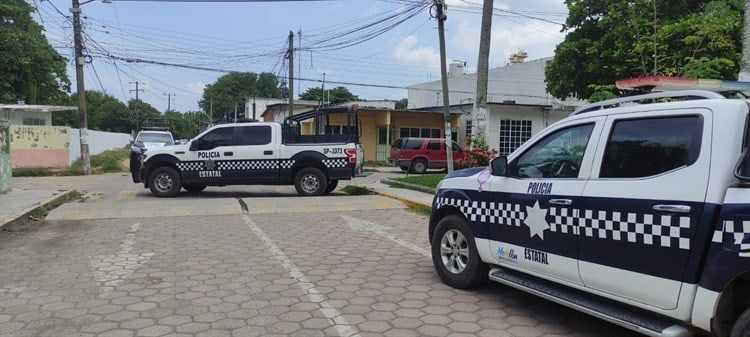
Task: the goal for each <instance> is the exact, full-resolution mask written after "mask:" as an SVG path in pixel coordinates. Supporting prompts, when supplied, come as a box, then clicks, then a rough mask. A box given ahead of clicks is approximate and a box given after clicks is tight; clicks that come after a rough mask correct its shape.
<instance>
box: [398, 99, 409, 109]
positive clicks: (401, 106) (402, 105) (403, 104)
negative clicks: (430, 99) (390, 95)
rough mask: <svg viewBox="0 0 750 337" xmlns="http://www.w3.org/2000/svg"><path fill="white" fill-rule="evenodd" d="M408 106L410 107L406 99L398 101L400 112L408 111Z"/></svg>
mask: <svg viewBox="0 0 750 337" xmlns="http://www.w3.org/2000/svg"><path fill="white" fill-rule="evenodd" d="M408 106H409V100H408V99H406V98H402V99H400V100H398V101H396V109H398V110H406V108H407V107H408Z"/></svg>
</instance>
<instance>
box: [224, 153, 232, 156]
mask: <svg viewBox="0 0 750 337" xmlns="http://www.w3.org/2000/svg"><path fill="white" fill-rule="evenodd" d="M224 155H225V156H233V155H234V152H224Z"/></svg>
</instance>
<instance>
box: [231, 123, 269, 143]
mask: <svg viewBox="0 0 750 337" xmlns="http://www.w3.org/2000/svg"><path fill="white" fill-rule="evenodd" d="M270 143H271V127H270V126H268V125H256V126H243V127H241V128H240V139H239V144H237V145H266V144H270Z"/></svg>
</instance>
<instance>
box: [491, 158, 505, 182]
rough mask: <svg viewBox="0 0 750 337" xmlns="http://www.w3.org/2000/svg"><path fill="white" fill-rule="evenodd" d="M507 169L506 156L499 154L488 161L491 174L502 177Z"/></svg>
mask: <svg viewBox="0 0 750 337" xmlns="http://www.w3.org/2000/svg"><path fill="white" fill-rule="evenodd" d="M507 171H508V157H506V156H500V157H495V158H492V160H491V161H490V173H492V175H493V176H498V177H504V176H505V174H506V173H507Z"/></svg>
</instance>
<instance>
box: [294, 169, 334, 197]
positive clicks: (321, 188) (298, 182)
mask: <svg viewBox="0 0 750 337" xmlns="http://www.w3.org/2000/svg"><path fill="white" fill-rule="evenodd" d="M294 188H295V189H297V193H299V195H304V196H309V195H321V194H323V193H325V191H326V189H327V188H328V178H326V176H325V174H323V171H321V170H320V169H319V168H317V167H306V168H303V169H301V170H300V171H299V172H297V175H296V176H295V177H294Z"/></svg>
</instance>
